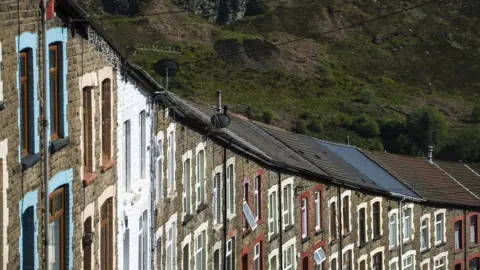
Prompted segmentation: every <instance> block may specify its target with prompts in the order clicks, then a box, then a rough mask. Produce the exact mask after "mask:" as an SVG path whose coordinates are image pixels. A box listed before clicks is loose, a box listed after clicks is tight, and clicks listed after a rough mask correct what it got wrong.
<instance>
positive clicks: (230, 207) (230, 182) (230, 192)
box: [226, 157, 237, 219]
mask: <svg viewBox="0 0 480 270" xmlns="http://www.w3.org/2000/svg"><path fill="white" fill-rule="evenodd" d="M230 166H232V168H233V179H231V178H230V172H229V168H230ZM226 173H227V218H228V219H231V218H234V217H235V215H236V214H237V207H236V203H235V202H236V197H235V196H236V189H237V188H236V181H235V179H236V175H235V157H230V158H229V159H227V172H226ZM232 187H233V189H232ZM232 197H233V200H232V199H231V198H232ZM232 201H233V204H232Z"/></svg>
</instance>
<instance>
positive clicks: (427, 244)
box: [420, 214, 431, 251]
mask: <svg viewBox="0 0 480 270" xmlns="http://www.w3.org/2000/svg"><path fill="white" fill-rule="evenodd" d="M425 220H426V221H427V224H426V226H423V221H425ZM424 227H426V228H425V229H426V231H427V242H426V243H425V244H426V247H424V248H422V241H423V240H422V239H423V228H424ZM430 238H431V237H430V214H425V215H423V216H422V217H421V218H420V251H424V250H428V249H430V247H431V245H430Z"/></svg>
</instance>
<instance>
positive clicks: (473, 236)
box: [470, 215, 478, 244]
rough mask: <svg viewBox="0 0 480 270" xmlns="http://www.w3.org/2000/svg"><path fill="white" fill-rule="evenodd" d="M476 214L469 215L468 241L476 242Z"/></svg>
mask: <svg viewBox="0 0 480 270" xmlns="http://www.w3.org/2000/svg"><path fill="white" fill-rule="evenodd" d="M477 219H478V215H472V216H471V217H470V243H472V244H478V225H477V224H478V223H477Z"/></svg>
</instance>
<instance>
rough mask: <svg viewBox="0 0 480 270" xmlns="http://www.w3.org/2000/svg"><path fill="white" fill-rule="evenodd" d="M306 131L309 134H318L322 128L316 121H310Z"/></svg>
mask: <svg viewBox="0 0 480 270" xmlns="http://www.w3.org/2000/svg"><path fill="white" fill-rule="evenodd" d="M307 128H308V130H310V131H311V132H316V133H320V132H322V130H323V127H322V124H320V123H319V122H318V121H317V120H315V119H313V120H312V121H310V123H309V124H308V126H307Z"/></svg>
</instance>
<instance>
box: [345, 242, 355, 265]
mask: <svg viewBox="0 0 480 270" xmlns="http://www.w3.org/2000/svg"><path fill="white" fill-rule="evenodd" d="M353 248H354V244H349V245H346V246H345V247H344V248H343V249H342V263H343V264H345V262H344V260H343V258H344V257H343V256H344V255H345V253H347V251H351V252H352V261H351V262H350V265H351V266H352V270H355V252H354V249H353ZM342 269H343V265H342Z"/></svg>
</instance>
